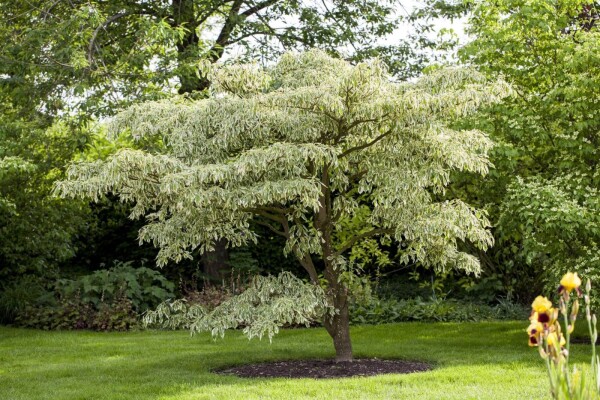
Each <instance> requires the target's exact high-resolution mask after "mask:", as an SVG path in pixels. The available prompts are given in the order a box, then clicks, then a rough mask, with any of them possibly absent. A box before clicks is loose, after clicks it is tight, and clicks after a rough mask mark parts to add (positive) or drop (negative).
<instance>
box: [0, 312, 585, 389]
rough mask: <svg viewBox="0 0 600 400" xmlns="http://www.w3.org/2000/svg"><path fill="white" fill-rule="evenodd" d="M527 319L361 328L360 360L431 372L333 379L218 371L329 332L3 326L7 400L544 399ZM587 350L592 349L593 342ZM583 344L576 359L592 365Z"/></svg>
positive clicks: (279, 356) (310, 348)
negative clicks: (415, 363) (418, 364)
mask: <svg viewBox="0 0 600 400" xmlns="http://www.w3.org/2000/svg"><path fill="white" fill-rule="evenodd" d="M525 325H526V323H525V322H491V323H490V322H488V323H462V324H454V323H447V324H443V323H439V324H421V323H404V324H392V325H381V326H359V327H353V329H352V337H353V345H354V351H355V356H356V357H377V358H399V359H406V360H422V361H427V362H430V363H432V364H434V367H435V368H434V369H433V370H432V371H428V372H422V373H414V374H408V375H398V374H392V375H381V376H377V377H368V378H363V377H361V378H345V379H329V380H313V379H264V378H263V379H244V378H237V377H234V376H222V375H217V374H215V373H213V372H211V370H213V369H216V368H222V367H226V366H231V365H236V364H244V363H255V362H262V361H269V360H287V359H301V358H305V359H307V358H327V357H333V346H332V343H331V340H330V339H329V337H328V336H327V334H326V333H325V331H324V330H323V329H318V328H315V329H291V330H284V331H282V332H281V333H280V334H279V335H278V336H276V337H275V338H274V340H273V343H272V344H269V341H268V340H263V341H258V340H253V341H248V340H247V339H246V338H245V337H244V336H242V335H241V333H240V332H229V333H228V334H227V335H226V337H225V339H224V340H220V339H219V340H216V341H213V340H212V339H211V338H210V337H209V336H208V335H199V336H195V337H192V338H191V337H190V336H189V334H188V333H187V332H166V331H142V332H131V333H94V332H43V331H35V330H24V329H13V328H2V327H0V399H3V400H4V399H15V400H17V399H27V400H33V399H165V400H167V399H169V400H175V399H347V400H350V399H436V400H437V399H461V400H463V399H495V400H498V399H540V398H547V395H548V389H547V382H546V379H547V376H546V373H545V370H544V366H543V362H542V360H541V359H540V358H539V356H538V353H537V351H536V350H535V349H531V348H528V347H527V338H526V334H525V332H524V328H525ZM588 347H589V346H588ZM586 350H587V349H586V347H585V346H581V345H578V346H574V348H573V349H572V353H579V355H578V356H577V359H578V360H579V361H585V357H587V352H586Z"/></svg>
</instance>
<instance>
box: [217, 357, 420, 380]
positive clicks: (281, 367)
mask: <svg viewBox="0 0 600 400" xmlns="http://www.w3.org/2000/svg"><path fill="white" fill-rule="evenodd" d="M430 369H431V365H429V364H425V363H423V362H418V361H400V360H378V359H357V360H354V361H342V362H336V361H334V360H291V361H276V362H269V363H261V364H248V365H241V366H238V367H232V368H227V369H222V370H218V371H215V372H217V373H219V374H233V375H237V376H239V377H242V378H314V379H326V378H347V377H351V376H373V375H381V374H410V373H412V372H422V371H427V370H430Z"/></svg>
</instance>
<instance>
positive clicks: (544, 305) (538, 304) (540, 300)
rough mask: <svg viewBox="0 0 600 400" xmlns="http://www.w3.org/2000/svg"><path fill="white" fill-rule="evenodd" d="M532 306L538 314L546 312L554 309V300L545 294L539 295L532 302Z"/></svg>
mask: <svg viewBox="0 0 600 400" xmlns="http://www.w3.org/2000/svg"><path fill="white" fill-rule="evenodd" d="M531 308H533V311H535V312H537V313H538V314H542V313H546V312H548V311H550V310H551V309H552V302H551V301H550V300H548V299H547V298H545V297H544V296H538V297H536V298H535V300H534V301H533V303H531Z"/></svg>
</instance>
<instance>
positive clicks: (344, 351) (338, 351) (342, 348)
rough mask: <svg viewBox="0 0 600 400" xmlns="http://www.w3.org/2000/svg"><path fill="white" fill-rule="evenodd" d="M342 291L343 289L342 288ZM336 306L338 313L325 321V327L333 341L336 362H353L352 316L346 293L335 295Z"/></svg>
mask: <svg viewBox="0 0 600 400" xmlns="http://www.w3.org/2000/svg"><path fill="white" fill-rule="evenodd" d="M340 289H341V288H340ZM333 303H334V306H335V308H336V310H338V313H337V314H335V315H334V316H333V317H331V318H330V319H328V318H327V317H326V318H325V320H324V321H323V325H324V326H325V329H326V330H327V333H329V336H331V338H332V339H333V347H334V348H335V361H337V362H341V361H352V341H351V339H350V315H349V312H348V296H347V294H346V293H338V294H337V295H334V299H333Z"/></svg>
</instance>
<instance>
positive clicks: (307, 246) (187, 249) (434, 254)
mask: <svg viewBox="0 0 600 400" xmlns="http://www.w3.org/2000/svg"><path fill="white" fill-rule="evenodd" d="M211 78H212V82H213V87H212V96H211V97H210V98H208V99H205V100H200V101H189V100H184V99H175V100H169V101H161V102H153V103H147V104H143V105H139V106H133V107H131V108H130V109H128V110H127V111H125V112H123V113H121V114H119V116H118V117H117V118H116V119H115V120H114V121H113V123H112V131H113V132H115V133H116V132H122V131H123V130H127V131H129V132H130V133H131V135H132V136H133V137H134V138H135V139H136V140H141V139H144V140H154V141H157V142H160V144H161V145H160V150H159V151H157V152H149V151H140V150H131V149H124V150H121V151H119V152H117V153H116V154H115V155H114V156H112V157H110V158H109V159H108V160H106V161H96V162H86V163H78V164H74V165H72V166H71V168H70V169H69V172H68V180H65V181H63V182H60V183H59V184H58V185H57V192H58V193H60V194H61V195H63V196H81V197H87V198H92V199H95V200H98V199H99V198H100V196H102V195H103V194H105V193H110V192H112V193H115V194H117V195H118V196H120V198H121V200H122V201H126V202H131V203H133V204H134V207H133V211H132V214H131V216H132V217H133V218H139V217H145V218H146V219H147V224H146V225H145V227H144V228H143V229H142V230H141V231H140V240H141V241H150V242H153V243H154V244H155V245H156V246H158V247H160V252H159V255H158V262H159V263H160V264H165V263H166V262H167V261H168V260H170V259H173V260H176V261H178V260H182V259H184V258H187V257H190V256H191V250H192V249H194V248H198V247H199V248H200V249H201V251H206V250H209V249H211V248H212V246H213V244H214V243H215V241H216V240H218V239H221V238H225V239H227V240H228V243H229V244H230V245H231V246H241V245H244V244H246V243H249V242H251V241H254V240H256V234H255V233H254V231H253V230H252V229H251V222H253V221H255V222H257V223H259V224H263V225H266V226H268V227H269V229H271V230H272V231H273V232H276V233H277V234H279V235H281V236H283V237H285V239H286V251H287V252H288V253H291V254H294V255H295V256H296V257H297V258H298V259H299V260H300V262H301V264H302V265H303V267H304V268H305V269H306V271H307V273H308V275H309V276H310V278H311V280H312V282H314V283H317V282H318V281H319V275H321V274H323V277H324V278H325V281H326V287H327V294H328V295H329V296H330V297H331V299H332V300H331V301H332V304H333V305H334V307H335V308H336V309H337V310H338V311H339V313H338V314H337V315H336V317H334V318H333V321H332V322H331V321H330V322H329V324H330V326H328V323H326V327H328V330H329V332H330V334H331V335H332V336H333V337H334V342H335V340H336V335H338V333H339V331H340V330H344V329H345V330H346V331H347V302H346V298H347V286H346V285H345V279H347V277H348V274H350V275H351V272H352V265H350V264H349V263H348V262H347V260H346V257H345V255H346V254H347V251H348V250H349V249H351V248H352V247H353V246H354V245H355V244H357V243H359V242H360V241H361V240H364V239H367V238H381V240H383V241H386V240H387V241H389V240H392V239H393V240H396V241H397V242H399V243H400V245H401V248H402V254H403V259H404V260H405V261H408V260H419V261H420V262H421V263H424V264H425V265H430V266H433V267H435V268H438V269H444V268H448V267H452V268H461V269H464V270H466V271H468V272H473V273H477V272H479V262H478V260H477V259H476V258H474V257H472V256H470V255H468V254H466V253H462V252H460V251H458V250H457V242H458V241H469V242H471V243H473V244H474V245H475V246H478V247H480V248H482V249H485V248H487V247H488V246H490V245H491V244H492V239H491V235H490V233H489V232H488V230H487V229H486V227H487V225H488V222H487V220H486V218H485V216H484V215H483V214H482V213H481V212H478V211H477V210H474V209H473V208H471V207H470V206H469V205H467V204H465V203H464V202H462V201H460V200H444V201H436V199H437V198H438V197H440V196H437V194H440V193H442V192H444V187H445V186H446V185H447V184H448V182H449V176H450V172H451V171H453V170H463V171H471V172H475V173H480V174H485V173H486V172H487V171H488V167H489V162H488V159H487V152H488V150H489V149H490V147H491V142H490V140H489V139H488V138H487V137H486V136H485V135H484V134H482V133H481V132H478V131H455V130H452V129H450V128H448V127H447V124H446V123H447V122H449V121H450V120H452V119H454V118H457V117H461V116H464V115H467V114H469V113H471V112H473V111H475V110H476V109H477V108H478V107H479V106H481V105H482V104H487V103H490V102H494V101H497V100H498V99H500V98H501V97H503V96H505V95H506V94H507V93H508V92H509V89H508V87H507V86H506V85H505V84H504V83H502V82H499V83H493V84H489V83H488V82H486V80H485V79H484V78H483V77H482V76H481V75H479V74H477V73H475V72H474V71H470V70H460V69H451V70H439V71H436V72H434V73H432V74H430V75H427V76H425V77H423V78H421V79H420V80H419V81H418V82H415V83H402V84H398V83H393V82H392V81H391V79H390V76H389V75H388V73H387V70H386V68H385V66H384V65H383V64H382V63H381V62H379V61H377V60H374V61H370V62H365V63H360V64H358V65H356V66H352V65H350V64H349V63H347V62H345V61H342V60H338V59H334V58H331V57H329V56H327V55H326V54H325V53H323V52H321V51H310V52H306V53H303V54H286V55H284V56H283V57H282V58H281V60H280V61H279V63H278V64H277V65H276V66H274V67H273V68H269V69H260V68H257V67H255V66H252V65H238V66H232V67H227V68H220V69H217V70H215V71H214V72H213V76H212V77H211ZM365 205H366V206H368V208H369V210H370V211H369V213H368V215H367V216H366V217H365V216H364V212H363V211H364V206H365ZM359 210H360V211H361V213H360V215H361V228H360V229H355V231H354V232H352V233H351V234H346V235H336V232H337V231H338V230H339V228H340V226H341V225H342V224H343V223H344V221H347V220H348V219H352V218H354V217H355V216H356V215H358V212H359ZM344 318H345V319H346V321H345V327H344V326H343V325H344V322H343V321H341V319H344ZM348 342H349V337H348ZM336 349H337V350H338V356H339V355H340V351H346V352H347V351H348V349H347V348H346V349H345V350H340V348H338V346H337V344H336ZM350 351H351V350H350ZM350 355H351V353H350Z"/></svg>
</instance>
